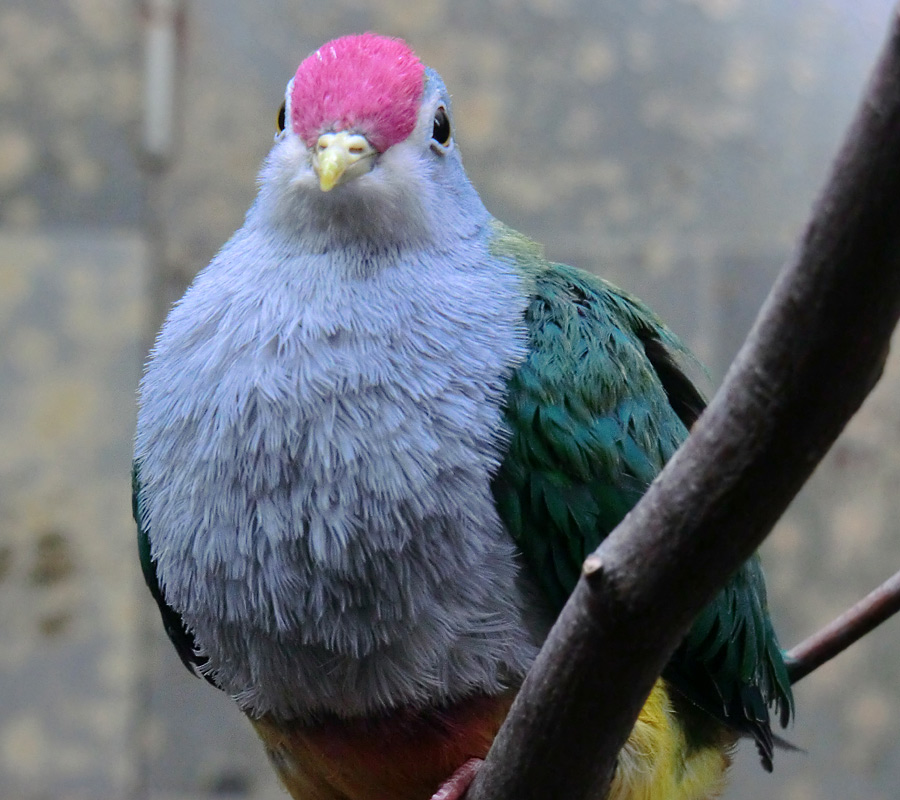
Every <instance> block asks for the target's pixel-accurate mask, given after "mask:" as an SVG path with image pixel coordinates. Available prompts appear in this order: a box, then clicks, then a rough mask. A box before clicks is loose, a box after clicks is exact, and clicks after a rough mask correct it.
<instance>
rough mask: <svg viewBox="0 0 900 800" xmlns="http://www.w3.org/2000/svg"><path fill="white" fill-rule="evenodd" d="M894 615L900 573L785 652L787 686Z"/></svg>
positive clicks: (898, 608)
mask: <svg viewBox="0 0 900 800" xmlns="http://www.w3.org/2000/svg"><path fill="white" fill-rule="evenodd" d="M898 611H900V572H898V573H897V574H896V575H894V576H893V577H892V578H889V579H888V580H886V581H885V582H884V583H882V584H881V586H879V587H878V588H877V589H875V591H873V592H870V593H869V594H867V595H866V596H865V597H864V598H863V599H862V600H860V601H859V602H858V603H857V604H856V605H854V606H853V607H852V608H849V609H847V611H845V612H844V613H843V614H841V615H840V616H839V617H837V618H836V619H834V620H833V621H832V622H830V623H828V625H826V626H825V627H824V628H822V630H820V631H818V632H817V633H814V634H813V635H812V636H810V637H809V638H808V639H804V640H803V641H802V642H800V644H798V645H797V646H796V647H794V648H792V649H791V650H790V651H789V652H788V654H787V667H788V675H790V678H791V683H797V681H799V680H802V679H803V678H805V677H806V676H807V675H809V673H810V672H812V671H813V670H816V669H818V668H819V667H821V666H822V664H824V663H825V662H826V661H829V660H831V659H832V658H834V657H835V656H836V655H837V654H838V653H841V652H843V651H844V650H846V649H847V648H848V647H849V646H850V645H851V644H853V643H854V642H855V641H857V640H859V639H861V638H862V637H863V636H865V635H866V634H867V633H869V631H871V630H873V629H875V628H877V627H878V626H879V625H881V623H882V622H884V621H885V620H887V619H889V618H890V617H892V616H893V615H894V614H896V613H897V612H898Z"/></svg>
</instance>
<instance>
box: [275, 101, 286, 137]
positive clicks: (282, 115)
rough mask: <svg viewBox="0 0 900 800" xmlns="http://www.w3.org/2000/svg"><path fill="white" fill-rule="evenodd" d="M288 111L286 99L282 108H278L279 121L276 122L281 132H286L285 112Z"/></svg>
mask: <svg viewBox="0 0 900 800" xmlns="http://www.w3.org/2000/svg"><path fill="white" fill-rule="evenodd" d="M286 112H287V101H286V100H285V101H284V102H282V104H281V108H279V109H278V121H277V122H276V123H275V125H276V127H277V128H278V132H279V133H284V126H285V123H286V122H287V120H286V119H285V114H286Z"/></svg>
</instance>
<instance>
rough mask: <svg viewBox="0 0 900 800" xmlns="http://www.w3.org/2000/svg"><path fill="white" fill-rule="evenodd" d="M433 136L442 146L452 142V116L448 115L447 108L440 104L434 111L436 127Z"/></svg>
mask: <svg viewBox="0 0 900 800" xmlns="http://www.w3.org/2000/svg"><path fill="white" fill-rule="evenodd" d="M431 138H432V139H434V141H436V142H437V143H438V144H439V145H441V147H446V146H447V145H448V144H450V117H449V116H448V115H447V109H446V108H444V107H443V106H438V109H437V111H435V112H434V129H433V130H432V132H431Z"/></svg>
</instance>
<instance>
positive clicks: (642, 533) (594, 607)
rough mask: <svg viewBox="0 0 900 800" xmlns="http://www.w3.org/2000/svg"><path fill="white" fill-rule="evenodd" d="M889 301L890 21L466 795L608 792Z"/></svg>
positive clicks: (894, 255)
mask: <svg viewBox="0 0 900 800" xmlns="http://www.w3.org/2000/svg"><path fill="white" fill-rule="evenodd" d="M898 314H900V24H898V23H897V20H896V19H895V24H894V27H893V30H892V33H891V36H890V38H889V40H888V42H887V45H886V47H885V50H884V52H883V54H882V57H881V60H880V62H879V65H878V67H877V70H876V73H875V76H874V78H873V80H872V82H871V84H870V86H869V88H868V91H867V94H866V96H865V98H864V100H863V103H862V106H861V108H860V110H859V113H858V116H857V119H856V121H855V123H854V124H853V126H852V128H851V130H850V132H849V135H848V138H847V141H846V143H845V144H844V146H843V149H842V150H841V152H840V154H839V156H838V158H837V161H836V163H835V166H834V171H833V174H832V176H831V179H830V181H829V183H828V185H827V187H826V190H825V192H824V194H823V195H822V197H821V199H820V201H819V203H818V204H817V206H816V209H815V211H814V215H813V218H812V221H811V222H810V224H809V227H808V229H807V231H806V233H805V236H804V238H803V241H802V243H801V245H800V247H799V248H798V254H797V257H796V259H795V260H794V261H793V262H792V263H791V264H789V265H788V266H787V267H786V268H785V270H784V271H783V272H782V274H781V276H780V277H779V280H778V282H777V283H776V285H775V287H774V289H773V290H772V293H771V295H770V296H769V299H768V300H767V301H766V303H765V305H764V307H763V309H762V311H761V312H760V316H759V318H758V320H757V322H756V324H755V326H754V328H753V330H752V331H751V333H750V336H749V337H748V340H747V342H746V343H745V345H744V347H743V349H742V350H741V352H740V353H739V355H738V357H737V359H736V361H735V363H734V365H733V366H732V368H731V370H730V371H729V373H728V375H727V376H726V379H725V383H724V385H723V386H722V389H721V390H720V391H719V392H718V394H717V395H716V397H715V398H714V399H713V402H712V403H711V404H710V406H709V408H708V409H707V411H706V413H705V414H704V415H703V416H702V417H701V419H700V420H699V421H698V423H697V425H696V426H695V429H694V431H693V433H692V435H691V437H690V438H689V439H688V441H687V442H686V443H685V445H684V446H683V447H682V448H681V449H680V450H679V451H678V453H677V454H676V455H675V457H674V458H673V459H672V460H671V462H670V463H669V465H668V466H667V467H666V469H665V470H664V471H663V472H662V474H661V475H660V476H659V478H658V479H657V480H656V482H654V484H653V485H652V486H651V487H650V489H649V491H648V492H647V494H646V496H645V497H644V498H643V499H642V500H641V502H640V503H639V504H638V506H637V507H636V508H635V509H634V510H633V511H632V513H631V514H630V515H629V516H628V517H627V518H626V519H625V521H624V522H623V523H622V525H620V526H619V528H617V529H616V531H614V532H613V534H612V535H611V536H610V537H609V538H608V539H607V540H606V541H605V542H604V544H603V545H602V546H601V547H600V548H599V550H598V551H597V553H596V557H597V558H599V559H600V566H599V568H596V569H594V570H593V571H592V572H591V574H590V576H588V577H583V578H582V580H581V581H579V583H578V586H577V587H576V590H575V592H574V593H573V595H572V597H571V599H570V601H569V603H568V604H567V605H566V607H565V609H564V610H563V612H562V614H561V615H560V618H559V620H558V622H557V624H556V626H555V627H554V629H553V631H552V632H551V634H550V637H549V639H548V641H547V644H546V646H545V647H544V649H543V650H542V652H541V654H540V655H539V657H538V659H537V661H536V663H535V665H534V668H533V669H532V671H531V673H530V674H529V676H528V679H527V680H526V682H525V684H524V686H523V688H522V690H521V692H520V694H519V697H518V699H517V700H516V703H515V705H514V706H513V709H512V712H511V713H510V716H509V719H508V720H507V723H506V724H505V725H504V727H503V729H502V730H501V732H500V734H499V735H498V737H497V739H496V741H495V743H494V747H493V748H492V750H491V752H490V754H489V756H488V759H487V761H486V763H485V765H484V768H483V769H482V771H481V773H480V774H479V776H478V778H477V779H476V781H475V783H474V784H473V786H472V789H471V790H470V793H469V797H470V799H471V800H487V799H488V798H489V799H490V800H529V799H530V798H535V800H537V799H538V798H540V800H546V798H548V797H565V798H566V800H580V799H581V798H588V797H600V796H603V793H604V792H605V790H606V788H607V787H608V785H609V780H610V778H611V776H612V774H613V769H614V764H615V761H616V757H617V754H618V752H619V750H620V749H621V747H622V744H623V743H624V742H625V739H626V738H627V736H628V733H629V732H630V730H631V728H632V726H633V724H634V720H635V718H636V717H637V713H638V711H639V709H640V707H641V705H642V703H643V701H644V699H645V698H646V696H647V694H648V693H649V691H650V689H651V687H652V685H653V682H654V681H655V680H656V677H657V676H658V675H659V673H660V671H661V670H662V668H663V666H664V665H665V663H666V661H667V660H668V659H669V657H670V656H671V654H672V652H673V650H674V648H675V647H676V646H677V645H678V643H679V642H680V641H681V639H682V637H683V636H684V634H685V632H686V630H687V628H688V626H689V624H690V622H691V620H692V619H693V618H694V616H695V615H696V614H697V613H698V612H699V610H700V609H701V608H702V607H703V606H704V605H705V604H706V603H708V602H709V601H710V600H711V598H712V597H713V596H714V594H715V592H716V591H717V590H718V589H719V588H720V587H721V586H722V584H723V583H724V582H725V580H726V579H727V577H728V576H729V575H730V574H731V573H732V572H733V571H734V570H735V569H736V568H737V567H738V566H739V565H740V564H741V563H742V562H743V561H744V560H745V559H746V558H747V557H749V556H750V554H751V553H752V552H753V551H754V550H755V549H756V547H757V546H758V545H759V544H760V542H761V541H762V540H763V539H764V538H765V536H766V534H767V533H768V532H769V530H770V529H771V528H772V526H773V525H774V523H775V521H776V520H777V519H778V517H779V516H780V515H781V514H782V512H783V511H784V509H785V507H786V506H787V504H788V502H789V501H790V500H791V498H793V496H794V495H795V494H796V493H797V491H798V490H799V488H800V487H801V485H802V484H803V483H804V481H805V480H806V479H807V478H808V476H809V474H810V473H811V471H812V470H813V468H814V467H815V465H816V463H817V462H818V461H819V459H821V457H822V456H823V454H824V453H825V451H826V450H827V449H828V447H829V446H830V445H831V443H832V442H833V441H834V439H835V437H836V436H837V435H838V433H839V432H840V430H841V429H842V428H843V426H844V425H845V424H846V422H847V420H848V419H849V418H850V417H851V415H852V414H853V413H854V412H855V411H856V409H857V408H858V407H859V405H860V403H861V402H862V400H863V398H864V397H865V396H866V394H868V392H869V390H870V389H871V388H872V386H873V384H874V383H875V381H876V380H877V378H878V376H879V374H880V372H881V369H882V366H883V362H884V358H885V354H886V352H887V346H888V338H889V336H890V334H891V331H892V330H893V328H894V325H895V323H896V321H897V317H898Z"/></svg>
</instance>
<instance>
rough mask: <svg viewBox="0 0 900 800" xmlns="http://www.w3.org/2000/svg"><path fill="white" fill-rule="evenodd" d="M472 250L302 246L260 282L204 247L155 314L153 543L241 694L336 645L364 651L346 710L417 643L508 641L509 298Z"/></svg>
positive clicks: (170, 597) (216, 672) (149, 489)
mask: <svg viewBox="0 0 900 800" xmlns="http://www.w3.org/2000/svg"><path fill="white" fill-rule="evenodd" d="M226 252H227V251H226ZM469 255H470V258H471V261H467V260H465V259H464V258H463V259H460V258H459V257H457V258H455V259H450V258H445V259H444V260H441V259H437V258H435V259H433V260H431V261H429V262H427V263H426V262H423V261H420V260H408V261H395V262H394V263H392V264H391V265H390V266H388V267H386V268H384V269H381V270H377V271H375V272H373V273H371V274H366V275H362V276H350V275H347V274H346V272H345V273H343V274H342V273H341V271H340V270H337V269H335V268H334V265H333V264H332V263H329V259H328V258H327V257H325V256H320V257H317V258H313V257H310V258H308V259H306V261H305V262H304V263H303V264H294V265H293V270H292V271H291V272H289V271H288V270H280V271H277V270H271V271H265V270H263V271H262V272H261V273H260V274H257V275H256V276H255V278H254V280H241V278H242V277H243V276H242V275H239V274H238V275H236V274H235V273H234V271H233V269H226V268H225V267H224V266H221V267H217V262H216V261H214V262H213V264H212V265H211V266H210V267H209V268H208V271H207V272H206V273H205V274H203V275H201V276H200V278H199V279H198V282H197V283H196V284H195V286H194V287H193V288H192V290H191V291H189V293H188V294H187V295H186V296H185V298H184V300H183V301H182V303H181V304H180V305H179V306H178V307H177V308H176V310H175V311H174V312H173V314H172V315H171V316H170V318H169V320H168V321H167V324H166V326H165V328H164V329H163V332H162V333H161V336H160V339H159V342H158V345H157V349H156V351H155V354H154V356H153V359H152V361H151V364H150V366H149V368H148V372H147V375H146V377H145V380H144V383H143V386H142V398H141V413H140V419H139V425H138V442H137V458H138V459H139V460H140V462H141V479H142V496H143V498H144V502H145V507H146V515H147V519H148V525H149V528H150V537H151V543H152V549H153V555H154V558H155V559H156V561H157V571H158V575H159V578H160V583H161V585H162V587H163V591H164V594H165V596H166V599H167V601H168V602H169V603H170V604H171V605H172V606H173V607H174V608H175V609H176V610H177V611H178V612H179V613H181V614H182V616H183V617H184V619H185V621H186V622H187V624H188V625H189V627H191V628H192V630H193V631H194V632H195V634H196V638H197V640H198V643H199V644H200V646H201V648H202V649H203V650H204V652H205V653H206V655H207V657H208V658H209V669H210V670H211V674H212V675H213V676H214V677H215V679H216V680H217V681H218V682H220V683H221V684H222V685H223V687H224V688H226V689H229V690H230V691H232V692H234V693H236V694H238V695H243V696H244V697H245V698H246V701H245V704H246V705H247V706H248V707H250V708H251V709H253V710H256V711H259V712H263V711H268V710H272V709H275V710H276V712H277V711H279V709H278V703H279V702H281V701H280V700H279V701H275V700H273V699H272V697H273V696H275V695H277V693H278V692H282V695H284V694H285V693H284V692H283V689H284V686H279V685H278V684H279V683H281V684H283V683H284V682H285V681H288V682H290V683H293V682H294V681H295V680H297V681H303V680H309V679H310V677H311V676H310V674H306V675H303V677H302V678H301V677H300V676H299V675H296V673H298V672H299V673H301V674H303V673H305V672H310V673H311V672H312V671H318V672H321V666H322V664H323V663H325V662H328V663H331V664H332V665H333V664H334V663H335V659H340V658H346V659H349V660H350V662H352V663H353V664H354V666H353V670H354V671H355V672H357V673H358V672H359V670H360V668H359V664H360V662H361V661H365V660H367V659H371V660H373V661H374V662H378V666H375V667H372V668H371V669H369V672H371V675H369V676H368V677H365V678H360V677H359V675H358V674H357V675H356V676H355V677H354V678H353V680H358V681H360V682H361V683H362V684H365V685H364V686H363V687H362V688H361V689H360V691H359V692H357V691H356V690H355V689H354V690H353V691H352V692H351V693H350V694H351V695H353V697H350V696H347V697H346V698H345V701H342V708H343V706H346V707H347V708H348V709H350V710H351V711H352V710H354V709H355V708H356V707H357V706H362V705H366V704H371V699H370V698H371V696H372V695H377V694H379V693H381V694H382V695H384V697H382V698H380V700H379V702H382V703H383V702H385V700H386V701H387V702H392V698H393V694H394V693H395V688H394V687H390V686H386V685H385V682H386V678H385V674H383V673H387V672H389V671H390V669H391V668H392V667H391V665H390V663H389V662H391V661H392V660H393V659H396V658H401V659H406V660H407V661H409V660H410V658H411V656H410V654H409V653H408V652H407V649H410V648H421V647H424V648H425V651H424V653H423V654H422V655H419V656H416V659H421V658H422V657H426V656H427V657H429V658H430V657H434V658H436V659H437V657H438V656H439V657H440V660H444V659H446V657H447V656H448V655H450V654H451V652H452V650H453V648H455V647H460V646H464V647H466V648H472V647H474V649H475V650H476V651H478V653H480V655H478V658H484V659H487V660H486V661H485V662H484V663H481V664H480V665H479V664H478V659H477V658H476V659H475V660H474V661H473V660H472V659H468V660H469V661H470V662H471V664H475V669H474V672H472V668H471V665H470V667H467V671H468V672H472V675H469V676H468V677H466V678H464V681H466V682H469V683H475V684H477V683H479V682H484V681H485V680H487V679H486V678H485V675H486V674H487V672H491V671H493V672H494V673H496V672H497V670H498V669H499V670H500V671H502V670H503V669H505V668H509V667H510V666H511V665H512V664H513V662H515V661H516V660H517V657H510V655H509V654H508V653H501V652H500V650H503V648H504V647H506V645H504V646H502V647H499V650H498V649H497V647H488V646H486V645H485V643H484V636H483V634H484V631H485V630H487V629H489V628H492V627H496V626H497V625H498V624H500V625H506V626H507V627H508V628H509V629H510V630H512V629H513V628H515V627H516V626H517V625H518V624H519V622H518V618H519V611H520V609H519V608H518V605H519V603H518V601H517V598H516V597H515V596H513V595H514V594H515V593H514V592H513V590H512V589H511V588H510V587H511V586H512V584H513V583H514V581H515V566H514V564H513V560H514V559H513V554H512V547H511V544H510V543H509V541H508V540H507V537H506V536H505V533H504V532H503V530H502V527H501V525H500V523H499V520H498V517H497V514H496V511H495V509H494V506H493V498H492V497H491V494H490V479H491V476H492V475H493V474H494V473H495V472H496V469H497V467H498V465H499V462H500V459H501V458H502V453H503V448H504V446H505V434H504V428H503V425H502V411H501V406H502V402H503V397H504V392H505V389H506V381H507V379H508V377H509V374H510V372H511V370H512V369H513V368H514V367H515V365H516V364H517V363H518V362H519V360H520V359H521V358H522V354H523V353H522V350H523V342H522V332H521V330H520V324H521V323H520V320H521V314H522V306H523V305H524V298H522V299H521V300H520V299H519V293H518V286H517V283H516V279H515V276H513V275H512V274H509V273H504V272H503V270H502V268H501V267H499V265H498V264H496V263H494V262H490V261H489V260H483V261H479V260H477V259H475V258H474V257H472V254H469ZM217 272H218V274H217ZM288 275H290V276H292V277H294V281H293V282H291V281H288V280H286V277H287V276H288ZM501 586H503V593H504V594H505V596H499V597H498V596H497V591H498V588H500V587H501ZM482 651H483V652H482ZM414 660H415V659H414ZM307 662H308V663H307ZM445 663H446V661H444V664H445ZM431 668H432V667H429V666H428V665H427V664H424V663H423V664H420V665H419V667H418V669H420V670H423V671H424V672H423V674H424V675H425V676H427V674H428V670H429V669H431ZM433 669H434V670H435V672H436V674H435V681H437V680H438V678H437V670H442V669H443V670H444V671H445V667H442V666H441V665H440V664H439V663H438V662H437V660H436V661H435V664H434V665H433ZM516 669H518V666H514V667H513V671H515V670H516ZM364 671H365V670H364ZM291 673H294V677H292V676H291ZM337 673H338V674H337V676H336V680H337V681H338V682H340V683H342V684H343V686H344V687H345V688H346V684H347V681H348V679H349V677H348V675H347V674H341V673H340V670H338V671H337ZM476 673H477V674H476ZM260 674H265V675H266V680H265V681H262V680H261V678H260ZM316 680H319V681H320V683H321V679H320V678H319V677H318V675H317V677H316ZM424 680H425V682H426V683H427V682H428V678H427V677H426V678H425V679H424ZM490 680H492V681H495V680H497V678H496V675H495V676H494V677H493V678H491V679H490ZM273 684H275V685H273ZM369 684H372V685H369ZM322 691H323V693H326V694H327V693H328V691H331V690H329V689H323V690H322ZM342 691H343V690H342ZM304 692H305V693H306V694H307V695H308V694H309V693H310V692H309V690H306V689H304ZM286 694H288V696H290V695H291V694H292V692H287V693H286ZM312 694H314V695H317V694H318V692H317V691H313V692H312ZM261 695H265V697H262V696H261ZM357 695H358V696H357ZM367 698H369V699H367ZM320 699H321V698H318V697H306V698H300V699H297V700H293V699H292V701H291V702H292V704H293V705H295V706H297V708H298V709H299V710H305V708H307V707H310V708H311V707H315V706H317V705H321V703H320V702H319V701H320ZM292 710H297V709H292Z"/></svg>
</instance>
